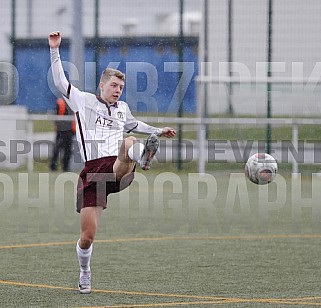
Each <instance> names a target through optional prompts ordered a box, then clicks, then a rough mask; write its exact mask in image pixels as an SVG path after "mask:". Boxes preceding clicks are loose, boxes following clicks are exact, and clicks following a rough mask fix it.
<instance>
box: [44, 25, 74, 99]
mask: <svg viewBox="0 0 321 308" xmlns="http://www.w3.org/2000/svg"><path fill="white" fill-rule="evenodd" d="M48 42H49V47H50V60H51V70H52V76H53V80H54V83H55V86H56V87H57V89H58V90H59V92H61V93H62V94H63V95H64V96H66V97H68V86H69V82H68V80H67V78H66V76H65V73H64V69H63V67H62V64H61V60H60V55H59V46H60V44H61V34H60V32H59V31H56V32H51V33H50V34H49V37H48Z"/></svg>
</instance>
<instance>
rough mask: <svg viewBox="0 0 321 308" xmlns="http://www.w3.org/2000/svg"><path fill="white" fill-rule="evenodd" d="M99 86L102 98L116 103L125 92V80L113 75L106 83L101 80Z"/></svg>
mask: <svg viewBox="0 0 321 308" xmlns="http://www.w3.org/2000/svg"><path fill="white" fill-rule="evenodd" d="M99 86H100V96H101V98H102V99H103V100H104V101H106V102H108V103H111V104H114V103H116V102H117V101H118V100H119V98H120V96H121V95H122V93H123V89H124V81H122V80H121V79H120V78H118V77H116V76H112V77H111V78H110V79H109V80H107V81H106V82H105V83H103V82H101V83H100V84H99Z"/></svg>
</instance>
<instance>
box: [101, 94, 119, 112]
mask: <svg viewBox="0 0 321 308" xmlns="http://www.w3.org/2000/svg"><path fill="white" fill-rule="evenodd" d="M96 97H97V99H98V100H99V101H100V102H101V103H103V104H104V105H106V107H107V108H108V109H109V107H115V108H118V102H116V103H114V104H110V103H107V102H106V101H104V100H103V99H102V98H101V97H100V96H99V95H96Z"/></svg>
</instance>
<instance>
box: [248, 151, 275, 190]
mask: <svg viewBox="0 0 321 308" xmlns="http://www.w3.org/2000/svg"><path fill="white" fill-rule="evenodd" d="M277 171H278V164H277V162H276V160H275V159H274V157H273V156H271V155H269V154H267V153H256V154H254V155H252V156H250V157H249V159H248V160H247V162H246V165H245V175H246V177H247V178H248V179H249V180H250V181H251V182H253V183H255V184H259V185H263V184H268V183H270V182H272V181H273V179H274V178H275V176H276V173H277Z"/></svg>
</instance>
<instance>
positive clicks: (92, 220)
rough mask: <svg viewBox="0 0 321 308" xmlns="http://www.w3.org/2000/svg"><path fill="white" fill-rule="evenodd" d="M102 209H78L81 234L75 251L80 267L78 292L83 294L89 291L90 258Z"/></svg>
mask: <svg viewBox="0 0 321 308" xmlns="http://www.w3.org/2000/svg"><path fill="white" fill-rule="evenodd" d="M102 211H103V208H102V207H101V206H96V207H85V208H82V209H81V211H80V228H81V234H80V239H79V240H78V242H77V246H76V251H77V256H78V261H79V268H80V275H79V292H80V293H83V294H86V293H90V292H91V270H90V259H91V254H92V249H93V241H94V239H95V235H96V230H97V226H98V221H99V218H100V216H101V213H102Z"/></svg>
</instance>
